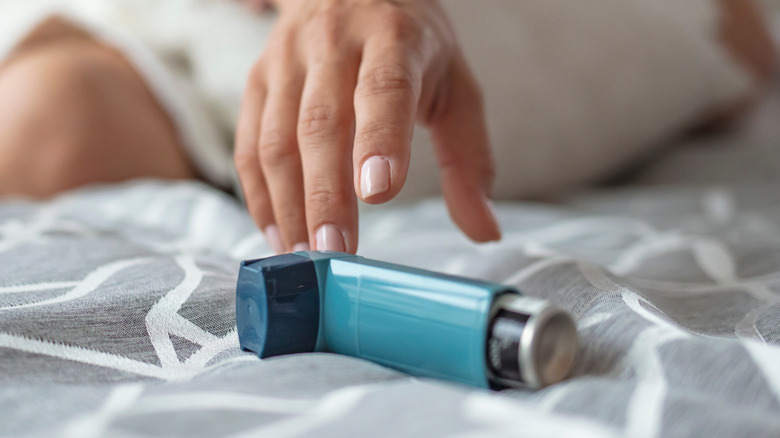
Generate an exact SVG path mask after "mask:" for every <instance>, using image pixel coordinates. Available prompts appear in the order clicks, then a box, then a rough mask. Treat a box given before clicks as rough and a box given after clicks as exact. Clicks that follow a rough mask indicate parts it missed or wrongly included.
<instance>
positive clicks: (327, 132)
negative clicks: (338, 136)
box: [298, 105, 346, 138]
mask: <svg viewBox="0 0 780 438" xmlns="http://www.w3.org/2000/svg"><path fill="white" fill-rule="evenodd" d="M345 125H346V117H345V116H344V115H343V114H342V112H341V111H339V110H338V108H336V107H335V106H331V105H312V106H308V107H305V108H304V109H303V110H302V111H301V114H300V117H299V119H298V135H299V136H301V137H314V138H322V137H328V136H332V135H334V134H335V133H336V131H337V130H338V129H339V128H340V127H342V126H345Z"/></svg>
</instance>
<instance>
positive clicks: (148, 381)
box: [0, 93, 780, 437]
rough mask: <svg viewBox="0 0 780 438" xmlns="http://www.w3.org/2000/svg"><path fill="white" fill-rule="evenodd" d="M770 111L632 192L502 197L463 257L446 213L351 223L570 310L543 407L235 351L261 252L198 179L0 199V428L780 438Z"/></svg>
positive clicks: (778, 255) (377, 214)
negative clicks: (246, 267)
mask: <svg viewBox="0 0 780 438" xmlns="http://www.w3.org/2000/svg"><path fill="white" fill-rule="evenodd" d="M777 96H778V93H774V97H773V98H772V99H768V100H767V102H765V104H764V105H763V108H762V109H761V110H760V111H758V112H757V113H756V114H755V116H754V117H753V118H752V119H751V120H750V121H749V122H748V123H745V124H744V126H742V127H741V128H740V129H735V130H731V131H728V132H725V133H720V134H718V135H711V136H709V137H699V138H696V139H693V140H689V141H688V143H689V144H688V145H687V146H686V147H682V148H678V149H676V150H675V152H671V153H669V154H667V156H666V158H664V159H663V160H661V161H660V162H658V163H655V164H654V165H653V166H650V167H649V168H648V169H646V170H644V171H641V172H639V177H637V178H636V179H635V180H634V182H633V183H630V184H627V185H622V186H620V187H612V188H609V187H605V188H599V189H594V190H592V191H589V192H586V193H582V194H580V195H577V196H574V197H572V198H571V199H569V200H568V201H566V202H564V203H562V204H559V205H545V204H534V203H522V202H505V203H501V204H499V206H498V214H499V217H500V220H501V223H502V225H503V227H504V230H505V237H504V240H503V241H502V242H500V243H496V244H490V245H483V246H476V245H473V244H471V243H469V242H468V241H467V240H466V239H465V238H463V237H461V235H460V234H459V233H458V232H457V231H456V229H455V228H454V227H453V226H452V225H451V224H450V222H449V220H448V218H447V215H446V209H445V207H444V205H443V204H442V203H441V202H440V201H439V200H436V199H429V200H424V201H420V202H417V203H412V204H399V205H391V206H388V207H386V208H382V209H377V210H366V211H364V212H363V215H362V217H361V221H362V224H361V227H362V236H363V240H362V243H361V253H362V254H363V255H365V256H368V257H373V258H378V259H382V260H387V261H394V262H403V263H405V264H410V265H414V266H419V267H423V268H429V269H435V270H440V271H444V272H448V273H454V274H462V275H467V276H471V277H477V278H483V279H489V280H493V281H500V282H504V283H508V284H513V285H516V286H517V287H519V288H520V289H521V290H522V291H524V292H525V293H527V294H529V295H533V296H537V297H543V298H546V299H549V300H552V301H553V302H555V303H557V304H558V305H560V306H562V307H564V308H566V309H567V310H569V311H570V312H571V313H572V315H573V316H574V318H575V319H576V321H577V326H578V332H579V335H580V338H581V347H580V350H579V354H578V358H577V362H576V365H575V369H574V372H573V375H572V377H571V378H570V379H569V380H567V381H565V382H563V383H560V384H556V385H553V386H551V387H548V388H545V389H542V390H539V391H535V392H533V391H525V390H509V391H504V392H489V391H485V390H477V389H473V388H469V387H465V386H460V385H456V384H448V383H443V382H438V381H431V380H424V379H416V378H413V377H410V376H407V375H403V374H401V373H398V372H395V371H392V370H389V369H386V368H383V367H380V366H377V365H375V364H372V363H370V362H366V361H362V360H357V359H353V358H348V357H342V356H337V355H331V354H324V353H318V354H302V355H292V356H284V357H278V358H273V359H269V360H260V359H258V358H257V357H256V356H254V355H252V354H251V353H246V352H242V351H241V350H240V349H239V347H238V339H237V336H236V331H235V315H234V290H235V289H234V288H235V279H236V275H237V271H238V262H239V261H240V260H242V259H244V258H249V257H259V256H264V255H269V254H270V251H269V249H268V248H267V246H266V245H265V243H264V239H263V238H262V236H261V235H260V234H259V233H258V232H256V230H255V229H254V227H253V225H252V222H251V221H250V219H249V217H248V216H247V215H246V213H245V212H244V211H243V210H242V208H241V207H240V205H239V204H238V203H237V201H235V200H234V199H233V198H232V197H230V196H228V195H226V194H224V193H222V192H219V191H217V190H214V189H212V188H210V187H208V186H206V185H202V184H199V183H166V182H162V181H135V182H130V183H127V184H123V185H118V186H106V187H94V188H87V189H83V190H80V191H76V192H72V193H68V194H65V195H63V196H61V197H59V198H56V199H54V200H51V201H48V202H42V203H35V202H30V201H26V200H14V199H6V200H3V201H2V203H0V384H1V385H2V389H0V417H1V418H2V421H0V435H2V436H9V437H10V436H13V437H25V436H31V437H32V436H46V437H49V436H73V437H89V436H116V437H141V436H143V437H156V436H188V437H198V436H204V437H206V436H230V437H243V436H273V437H286V436H317V437H328V436H333V437H336V436H345V435H346V436H388V437H398V436H458V437H472V436H473V437H476V436H576V437H588V436H594V437H607V436H641V437H644V436H647V437H653V436H664V437H674V436H712V437H720V436H722V437H733V436H750V437H762V436H766V437H776V436H780V416H778V415H777V413H778V412H780V365H779V364H780V345H778V344H780V207H778V206H780V190H778V188H780V184H779V183H778V176H777V175H778V173H777V168H778V165H780V160H778V159H777V158H779V155H780V152H778V151H777V149H778V148H777V146H778V141H779V140H778V139H780V130H779V129H778V128H776V125H777V123H773V119H775V120H776V119H777V117H779V116H778V114H779V113H778V112H777V106H778V102H780V100H778V99H777ZM691 163H695V164H696V166H695V167H692V165H691ZM661 181H663V183H661ZM421 248H422V249H421Z"/></svg>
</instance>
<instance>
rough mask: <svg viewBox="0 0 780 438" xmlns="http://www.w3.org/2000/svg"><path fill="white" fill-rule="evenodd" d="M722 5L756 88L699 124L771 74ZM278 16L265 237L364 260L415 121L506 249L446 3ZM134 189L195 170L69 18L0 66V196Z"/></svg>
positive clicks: (134, 82) (466, 211) (754, 37)
mask: <svg viewBox="0 0 780 438" xmlns="http://www.w3.org/2000/svg"><path fill="white" fill-rule="evenodd" d="M247 1H249V0H247ZM253 1H254V0H253ZM722 1H723V5H724V9H723V21H722V29H721V38H722V41H723V44H724V47H725V49H726V50H727V51H728V52H729V53H730V54H731V55H732V56H733V57H734V59H735V60H737V61H738V62H740V63H741V64H742V65H743V66H744V67H745V68H746V69H747V70H748V71H749V72H751V73H752V74H753V75H754V76H755V77H756V79H757V81H756V83H757V84H759V87H757V91H756V93H755V94H754V95H753V96H746V97H745V98H744V99H743V100H742V101H740V102H735V103H734V104H733V105H731V106H729V107H728V108H713V109H712V110H711V112H710V113H708V114H706V115H705V116H706V117H702V119H701V120H700V122H701V123H705V122H706V123H714V122H717V123H721V122H722V121H724V120H733V119H735V118H736V117H738V116H739V115H740V114H742V113H744V109H745V108H747V106H748V104H749V103H750V102H751V100H752V99H754V98H755V96H756V95H757V93H758V89H759V88H760V85H761V84H766V83H767V81H768V80H769V78H770V77H771V76H772V75H773V73H774V71H775V52H774V47H773V45H772V42H771V40H770V38H769V35H768V32H767V31H766V28H765V26H764V23H763V21H762V20H761V18H760V16H759V14H758V12H757V10H756V8H755V6H754V5H753V3H752V2H751V1H749V0H722ZM254 3H255V7H258V8H260V7H262V6H263V5H262V4H261V3H264V2H262V1H257V2H254ZM276 7H277V9H278V10H279V19H278V21H277V24H276V28H275V30H274V32H273V35H272V37H271V39H270V41H269V44H268V48H267V50H266V51H265V53H264V54H263V55H262V57H261V58H260V59H259V60H258V62H257V63H256V64H255V66H254V68H253V69H252V73H251V75H250V77H249V80H248V81H247V88H246V93H245V96H244V100H243V104H242V110H241V118H240V121H239V127H238V132H237V133H236V139H237V141H236V154H235V161H236V166H237V169H238V171H239V175H240V179H241V183H242V187H243V189H244V192H245V195H246V198H247V204H248V207H249V211H250V213H251V215H252V217H253V218H254V219H255V221H256V222H257V224H258V226H260V228H261V229H263V230H265V231H266V233H267V234H272V233H269V231H270V232H274V231H275V232H276V239H273V238H271V237H273V236H269V241H270V242H271V243H272V244H274V243H275V245H274V246H275V247H276V249H277V251H279V252H283V251H289V250H292V249H303V248H305V247H314V248H318V249H323V245H318V239H317V237H318V236H317V231H318V230H319V229H320V227H321V226H322V225H333V228H331V230H333V229H335V230H336V234H335V238H334V234H333V233H331V235H330V236H328V237H329V238H328V239H325V242H320V243H324V244H326V245H329V246H325V247H326V248H330V249H337V250H346V251H348V252H355V251H356V250H357V245H358V230H357V202H358V200H362V201H363V202H367V203H370V204H378V203H382V202H386V201H388V200H390V199H391V198H392V197H394V196H395V195H396V194H397V193H398V192H399V191H400V189H401V187H402V186H403V183H404V180H405V177H406V172H407V168H408V165H409V148H410V140H411V135H412V130H413V127H414V125H415V123H418V122H419V123H423V124H426V125H427V126H428V127H429V128H430V130H431V132H432V135H433V138H434V142H435V145H436V153H437V156H438V160H439V166H440V167H441V174H442V189H443V192H444V196H445V199H446V201H447V204H448V207H449V210H450V214H451V216H452V218H453V220H454V221H455V223H456V224H457V225H458V226H459V227H460V228H461V229H462V230H463V231H464V232H465V233H466V234H467V235H468V236H469V237H471V238H472V239H474V240H476V241H489V240H495V239H498V238H499V237H500V231H499V229H498V226H497V225H496V221H495V218H494V216H493V214H492V212H491V208H490V205H489V202H488V199H489V194H490V187H491V184H492V180H493V162H492V157H491V152H490V146H489V141H488V136H487V133H486V129H485V121H484V114H483V109H482V108H483V105H482V100H481V95H480V91H479V88H478V86H477V84H476V82H475V80H474V78H473V76H472V74H471V73H470V71H469V69H468V67H467V65H466V63H465V61H464V58H463V55H462V53H461V52H460V49H459V47H458V45H457V41H456V39H455V36H454V33H453V30H452V29H451V26H450V24H449V22H448V21H447V18H446V16H445V14H444V12H443V11H442V9H441V6H440V5H439V3H438V2H437V1H436V0H417V1H412V0H407V1H403V0H396V1H390V0H327V1H326V0H321V1H311V0H279V1H278V2H277V4H276ZM701 123H699V125H701ZM377 156H379V157H383V158H382V159H380V162H381V163H386V164H388V165H389V171H388V173H389V181H388V184H387V185H386V186H383V187H382V188H385V189H386V190H383V191H379V192H374V193H372V195H371V196H363V194H362V191H361V186H362V184H361V177H362V175H361V173H362V166H363V164H364V163H365V162H366V161H367V160H368V159H369V158H371V157H377ZM137 177H154V178H164V179H191V178H197V173H196V171H195V169H194V167H193V165H192V163H190V162H189V160H188V158H187V155H186V153H185V152H184V150H183V148H182V145H181V144H180V143H179V140H178V137H177V134H176V131H175V128H174V126H173V124H172V123H171V121H170V120H169V119H168V116H167V114H166V113H165V111H164V110H163V108H162V107H161V106H160V105H159V102H157V101H156V100H155V98H154V96H153V94H152V93H151V92H150V91H149V89H148V88H147V86H146V84H145V83H144V81H143V78H141V76H140V75H139V74H138V73H137V72H136V71H135V69H134V68H133V66H132V64H130V63H129V62H128V61H127V60H126V59H125V58H124V57H123V56H122V54H121V53H119V52H117V51H116V50H114V49H112V48H111V47H108V46H105V45H102V44H100V43H99V42H97V41H95V40H94V39H92V38H91V37H90V36H89V35H88V34H86V33H85V32H83V31H82V30H80V29H79V28H78V27H77V26H74V25H72V24H70V23H68V22H67V21H64V20H61V19H57V18H52V19H50V20H47V21H45V22H44V23H42V24H41V25H39V26H38V28H36V29H35V30H34V31H33V32H32V33H31V35H29V36H28V37H27V38H26V39H25V40H24V41H22V43H21V44H20V45H19V46H17V48H16V49H15V50H14V52H13V53H12V55H11V57H10V58H8V59H6V60H5V61H4V62H3V63H2V64H0V195H23V196H28V197H34V198H45V197H48V196H52V195H55V194H58V193H60V192H62V191H64V190H68V189H71V188H74V187H79V186H82V185H86V184H93V183H105V182H117V181H124V180H127V179H131V178H137ZM339 237H340V239H339ZM320 240H322V239H320Z"/></svg>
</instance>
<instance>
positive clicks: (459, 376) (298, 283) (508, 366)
mask: <svg viewBox="0 0 780 438" xmlns="http://www.w3.org/2000/svg"><path fill="white" fill-rule="evenodd" d="M236 321H237V324H238V337H239V340H240V342H241V348H243V349H245V350H249V351H253V352H255V353H256V354H257V355H258V356H260V357H261V358H267V357H273V356H278V355H284V354H293V353H305V352H315V351H323V352H324V351H328V352H333V353H339V354H345V355H349V356H354V357H359V358H363V359H367V360H370V361H373V362H377V363H379V364H381V365H385V366H388V367H390V368H395V369H397V370H400V371H403V372H406V373H409V374H412V375H416V376H420V377H433V378H438V379H445V380H451V381H455V382H460V383H465V384H469V385H474V386H478V387H485V388H487V387H490V388H505V387H530V388H540V387H543V386H546V385H549V384H552V383H555V382H558V381H560V380H563V379H564V378H566V376H567V375H568V373H569V371H570V369H571V366H572V364H573V362H574V356H575V354H576V351H577V331H576V327H575V325H574V321H573V320H572V318H571V316H570V315H569V314H568V313H566V312H564V311H563V310H561V309H558V308H556V307H554V306H552V305H551V304H550V303H548V302H546V301H543V300H539V299H535V298H529V297H524V296H522V295H521V294H520V293H519V292H518V291H517V290H516V289H514V288H512V287H508V286H504V285H500V284H496V283H489V282H484V281H477V280H472V279H467V278H461V277H455V276H451V275H444V274H439V273H435V272H429V271H424V270H421V269H415V268H410V267H406V266H400V265H395V264H391V263H384V262H379V261H376V260H370V259H367V258H363V257H359V256H354V255H350V254H344V253H338V252H330V251H301V252H296V253H292V254H285V255H279V256H274V257H269V258H265V259H258V260H248V261H245V262H243V263H242V264H241V270H240V272H239V276H238V286H237V288H236Z"/></svg>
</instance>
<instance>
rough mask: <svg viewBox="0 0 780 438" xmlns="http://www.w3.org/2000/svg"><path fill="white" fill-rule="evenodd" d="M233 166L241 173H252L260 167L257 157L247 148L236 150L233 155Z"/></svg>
mask: <svg viewBox="0 0 780 438" xmlns="http://www.w3.org/2000/svg"><path fill="white" fill-rule="evenodd" d="M233 164H234V165H235V166H236V170H237V171H238V172H239V173H244V172H251V171H253V170H255V169H257V167H258V164H259V163H258V161H257V156H256V155H255V154H254V153H251V152H248V151H247V150H246V148H242V149H236V151H235V152H234V153H233Z"/></svg>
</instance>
